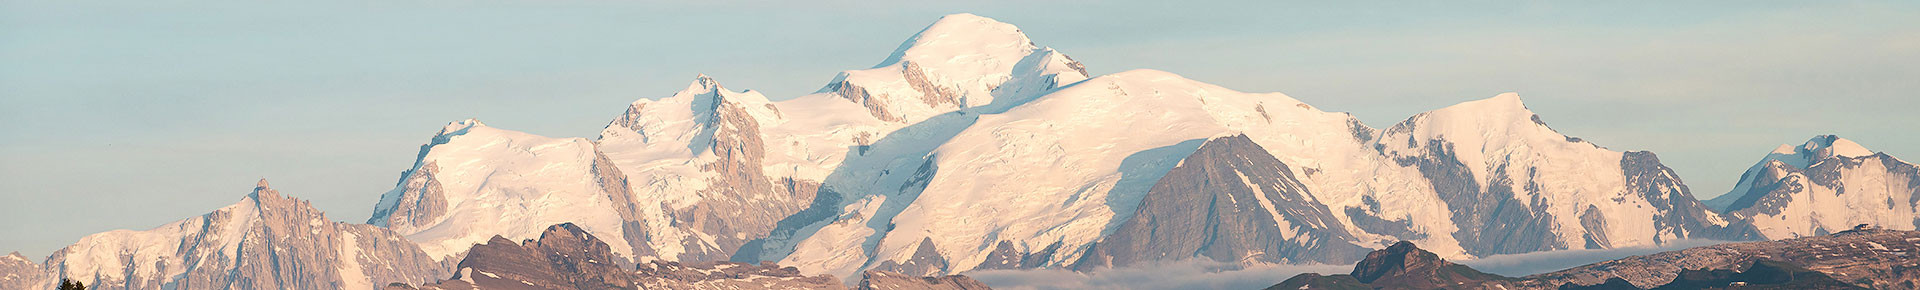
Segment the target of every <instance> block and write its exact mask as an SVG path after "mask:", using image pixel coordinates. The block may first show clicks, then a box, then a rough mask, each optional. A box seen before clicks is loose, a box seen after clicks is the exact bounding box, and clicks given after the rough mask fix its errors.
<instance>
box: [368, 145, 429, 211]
mask: <svg viewBox="0 0 1920 290" xmlns="http://www.w3.org/2000/svg"><path fill="white" fill-rule="evenodd" d="M436 140H438V139H436ZM441 143H445V142H441ZM421 154H422V156H425V154H426V151H424V148H423V151H421ZM439 170H440V166H439V164H436V163H435V162H427V164H426V165H423V166H421V167H420V169H419V170H417V171H418V174H416V172H414V171H408V172H406V173H404V174H405V175H404V176H403V177H402V179H401V180H400V188H401V189H398V190H401V192H400V199H399V203H396V204H394V205H393V206H392V207H385V208H375V209H374V215H373V216H374V217H373V218H370V219H369V220H368V221H367V223H368V224H373V225H379V226H388V225H410V224H415V223H425V222H430V221H432V220H433V219H436V218H440V216H441V215H444V214H446V210H447V199H446V196H445V195H444V194H442V192H441V189H440V181H439V180H435V179H434V177H433V176H434V174H436V173H437V172H438V171H439Z"/></svg>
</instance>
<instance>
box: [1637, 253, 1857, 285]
mask: <svg viewBox="0 0 1920 290" xmlns="http://www.w3.org/2000/svg"><path fill="white" fill-rule="evenodd" d="M1653 289H1661V290H1665V289H1867V288H1866V287H1860V286H1854V285H1853V284H1847V283H1845V282H1840V281H1839V280H1834V279H1833V277H1830V276H1827V274H1825V273H1820V272H1818V271H1813V270H1807V269H1806V268H1801V267H1800V266H1795V265H1793V264H1788V263H1786V262H1780V261H1773V260H1765V259H1762V260H1756V261H1754V262H1753V264H1752V265H1750V266H1747V268H1746V269H1743V270H1740V271H1734V270H1704V269H1703V270H1686V271H1680V276H1679V277H1677V278H1674V279H1673V282H1668V283H1667V284H1666V285H1660V287H1655V288H1653Z"/></svg>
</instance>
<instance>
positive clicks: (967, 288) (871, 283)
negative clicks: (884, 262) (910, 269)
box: [858, 271, 993, 290]
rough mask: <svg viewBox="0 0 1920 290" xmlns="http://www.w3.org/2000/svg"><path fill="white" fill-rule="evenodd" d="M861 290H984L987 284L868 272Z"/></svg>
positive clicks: (961, 278) (960, 278)
mask: <svg viewBox="0 0 1920 290" xmlns="http://www.w3.org/2000/svg"><path fill="white" fill-rule="evenodd" d="M858 289H860V290H879V289H886V290H896V289H897V290H984V289H993V288H991V287H987V284H985V283H980V281H977V280H973V278H971V277H967V276H961V275H947V276H944V277H919V276H914V275H906V274H900V273H893V272H886V271H867V272H866V273H865V274H864V275H862V276H861V277H860V288H858Z"/></svg>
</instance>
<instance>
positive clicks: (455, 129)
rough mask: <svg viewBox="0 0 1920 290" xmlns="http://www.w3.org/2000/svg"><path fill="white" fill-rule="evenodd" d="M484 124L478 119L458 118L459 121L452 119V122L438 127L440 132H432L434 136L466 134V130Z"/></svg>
mask: <svg viewBox="0 0 1920 290" xmlns="http://www.w3.org/2000/svg"><path fill="white" fill-rule="evenodd" d="M486 126H487V124H484V123H480V119H473V118H468V119H466V120H459V121H453V122H449V123H447V125H446V126H443V127H440V133H438V134H434V136H444V137H452V136H459V135H461V134H466V133H467V130H471V129H473V128H476V127H486Z"/></svg>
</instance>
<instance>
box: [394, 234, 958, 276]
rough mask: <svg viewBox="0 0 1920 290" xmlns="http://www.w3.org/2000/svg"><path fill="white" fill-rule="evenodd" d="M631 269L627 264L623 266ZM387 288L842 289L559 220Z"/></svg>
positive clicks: (768, 266)
mask: <svg viewBox="0 0 1920 290" xmlns="http://www.w3.org/2000/svg"><path fill="white" fill-rule="evenodd" d="M628 269H632V270H628ZM860 287H861V289H955V290H973V289H990V288H987V286H986V284H982V283H980V282H979V281H975V280H973V278H968V277H966V276H960V275H952V276H946V277H919V276H911V275H905V274H899V273H890V272H880V271H868V272H867V273H866V275H865V276H864V277H863V279H862V281H861V282H860ZM386 288H387V289H847V286H846V285H845V284H842V283H841V281H840V279H836V278H835V277H834V276H833V275H817V276H806V275H802V274H801V273H800V270H799V269H795V268H794V267H782V266H779V265H775V264H774V263H772V262H763V263H760V264H757V265H756V264H746V263H735V262H702V263H677V262H669V261H651V262H645V263H639V264H634V263H631V262H628V261H627V260H626V259H625V258H622V257H620V256H617V255H614V254H613V251H612V248H610V247H609V246H608V245H607V243H606V242H603V241H601V240H600V239H599V238H596V237H594V236H593V234H590V233H587V231H586V230H583V229H581V228H580V227H578V226H575V225H574V224H572V223H564V224H558V225H553V226H551V227H548V228H547V230H546V232H544V233H541V234H540V238H539V239H530V240H526V241H522V242H519V243H515V242H513V241H511V240H507V239H506V238H504V237H499V236H495V237H494V238H493V239H492V240H489V241H487V243H486V244H480V245H475V246H474V247H473V249H471V250H468V253H467V257H466V259H464V260H461V261H460V266H459V267H458V270H457V272H455V273H454V275H453V278H451V279H447V280H442V281H439V282H436V283H431V284H425V285H420V286H417V287H416V286H412V285H406V284H399V283H395V284H391V285H387V287H386Z"/></svg>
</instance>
